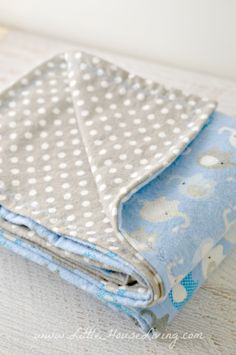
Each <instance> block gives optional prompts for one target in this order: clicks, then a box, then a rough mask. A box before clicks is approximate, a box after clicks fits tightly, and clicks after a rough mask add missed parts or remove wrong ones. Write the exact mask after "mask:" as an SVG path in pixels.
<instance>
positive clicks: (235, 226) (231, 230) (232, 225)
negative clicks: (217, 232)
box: [223, 206, 236, 243]
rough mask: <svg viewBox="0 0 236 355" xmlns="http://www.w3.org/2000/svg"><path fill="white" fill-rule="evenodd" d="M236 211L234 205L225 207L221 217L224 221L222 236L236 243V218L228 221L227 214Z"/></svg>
mask: <svg viewBox="0 0 236 355" xmlns="http://www.w3.org/2000/svg"><path fill="white" fill-rule="evenodd" d="M233 211H236V206H234V207H233V208H226V209H225V210H224V214H223V218H224V223H225V233H224V238H225V239H226V240H227V241H229V242H230V243H236V219H234V220H233V221H230V219H229V215H230V214H231V213H232V212H233Z"/></svg>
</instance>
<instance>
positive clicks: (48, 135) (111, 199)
mask: <svg viewBox="0 0 236 355" xmlns="http://www.w3.org/2000/svg"><path fill="white" fill-rule="evenodd" d="M215 107H216V104H215V102H212V101H210V100H209V99H207V98H200V97H197V96H194V95H186V94H184V93H183V92H181V91H180V90H176V89H170V90H167V89H165V88H164V87H163V86H162V85H160V84H158V83H153V82H151V81H149V80H145V79H143V78H140V77H138V76H136V75H132V74H130V73H128V72H126V71H125V70H123V69H121V68H119V67H117V66H115V65H114V64H111V63H109V62H107V61H105V60H102V59H101V58H97V57H94V56H91V55H89V54H86V53H81V52H74V51H73V52H66V53H63V54H61V55H58V56H56V57H54V58H52V59H51V60H49V61H47V62H46V63H44V64H42V65H40V66H39V67H37V68H36V69H34V70H33V71H32V72H30V73H29V74H27V75H26V76H24V77H23V78H22V79H20V80H19V81H18V82H17V83H15V84H14V85H12V86H11V87H10V88H9V89H7V90H5V91H4V92H3V93H2V94H1V96H0V139H1V145H0V148H1V159H0V204H1V205H0V244H1V245H2V246H4V247H6V248H8V249H10V250H12V251H13V252H15V253H18V254H20V255H22V256H24V257H26V258H28V259H30V260H33V261H34V262H37V263H38V264H40V265H45V266H47V267H48V268H49V269H50V270H51V271H54V272H58V273H59V275H60V276H61V277H62V278H63V279H65V280H67V281H69V282H71V283H73V284H74V285H76V286H78V287H80V288H82V289H84V290H86V291H88V292H89V293H91V294H93V295H95V296H96V297H98V298H99V299H101V300H102V301H103V302H106V303H107V304H108V305H109V306H110V307H112V308H113V309H116V310H119V311H122V312H123V313H124V314H126V315H128V316H129V317H131V318H132V319H134V321H135V322H136V323H137V324H139V325H140V326H141V327H142V328H143V329H144V330H145V331H149V330H150V329H151V330H152V331H159V332H162V331H163V330H164V329H165V327H166V325H167V324H168V322H169V321H171V320H172V319H173V317H174V316H175V315H176V313H177V312H178V311H179V310H180V309H181V308H182V307H183V305H184V304H185V303H186V302H187V301H188V300H189V299H190V298H191V297H192V296H193V294H194V293H195V292H196V290H197V289H198V288H199V286H200V285H201V284H202V282H203V281H204V280H205V279H206V278H207V277H208V275H209V273H210V272H211V271H212V270H213V269H215V267H216V266H217V265H218V264H219V263H220V262H221V261H222V260H223V259H224V257H225V256H226V255H227V254H228V253H229V252H230V250H231V249H232V247H233V245H234V244H235V243H236V120H235V119H234V118H231V117H227V116H225V115H224V114H221V113H219V112H215Z"/></svg>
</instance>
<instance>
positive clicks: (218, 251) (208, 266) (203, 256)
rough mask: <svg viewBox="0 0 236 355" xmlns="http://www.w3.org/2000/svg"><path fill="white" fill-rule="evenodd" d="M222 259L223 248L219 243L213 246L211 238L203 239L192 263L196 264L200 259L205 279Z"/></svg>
mask: <svg viewBox="0 0 236 355" xmlns="http://www.w3.org/2000/svg"><path fill="white" fill-rule="evenodd" d="M223 259H224V249H223V246H222V245H221V244H218V245H216V246H215V247H214V243H213V240H212V239H207V240H204V241H203V242H202V243H201V245H200V246H199V248H198V249H197V251H196V253H195V254H194V257H193V263H194V265H196V264H197V263H198V262H199V261H201V268H202V274H203V276H204V278H205V279H207V277H208V276H209V274H210V273H211V272H212V271H213V270H214V269H215V268H216V266H217V265H219V264H220V262H221V261H222V260H223Z"/></svg>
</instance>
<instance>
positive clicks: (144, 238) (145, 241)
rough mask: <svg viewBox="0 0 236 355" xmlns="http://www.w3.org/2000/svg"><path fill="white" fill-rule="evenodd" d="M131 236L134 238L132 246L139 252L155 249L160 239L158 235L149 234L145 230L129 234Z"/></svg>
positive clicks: (141, 229)
mask: <svg viewBox="0 0 236 355" xmlns="http://www.w3.org/2000/svg"><path fill="white" fill-rule="evenodd" d="M129 236H130V237H131V238H132V244H133V245H134V247H135V248H136V249H137V250H139V251H146V250H151V249H153V248H154V246H155V242H156V240H157V239H158V234H156V233H155V234H154V233H148V232H146V231H145V230H144V229H143V228H140V229H138V230H135V231H134V232H131V233H129Z"/></svg>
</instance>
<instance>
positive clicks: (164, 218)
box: [140, 197, 190, 228]
mask: <svg viewBox="0 0 236 355" xmlns="http://www.w3.org/2000/svg"><path fill="white" fill-rule="evenodd" d="M179 203H180V202H179V201H176V200H167V198H166V197H160V198H158V199H157V200H153V201H145V202H144V205H143V207H142V208H141V210H140V214H141V217H142V218H143V219H144V220H145V221H148V222H151V223H160V222H168V221H170V220H172V219H173V218H176V217H181V218H182V219H183V223H182V224H181V227H182V228H187V227H188V226H189V225H190V218H189V216H188V215H187V214H185V213H183V212H181V211H179Z"/></svg>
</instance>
